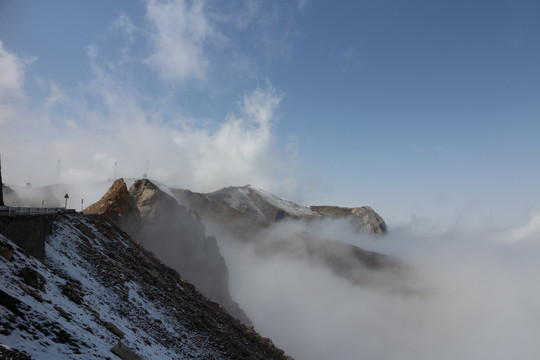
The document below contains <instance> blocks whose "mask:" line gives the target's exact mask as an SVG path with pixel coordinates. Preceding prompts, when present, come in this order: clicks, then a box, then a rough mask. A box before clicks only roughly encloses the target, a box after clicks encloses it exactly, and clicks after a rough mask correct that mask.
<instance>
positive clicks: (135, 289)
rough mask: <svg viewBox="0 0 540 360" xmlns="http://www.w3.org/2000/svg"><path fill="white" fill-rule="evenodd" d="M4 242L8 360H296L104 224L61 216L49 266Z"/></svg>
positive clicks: (0, 267) (1, 348)
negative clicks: (71, 292)
mask: <svg viewBox="0 0 540 360" xmlns="http://www.w3.org/2000/svg"><path fill="white" fill-rule="evenodd" d="M0 243H2V244H5V246H8V247H10V248H12V249H13V254H12V258H11V260H10V261H8V260H7V259H4V258H3V257H0V273H1V274H2V276H0V344H3V345H0V358H7V359H30V358H34V359H42V358H43V359H78V358H84V359H114V358H117V357H116V356H118V358H121V359H178V358H180V359H268V358H271V359H288V357H287V356H286V355H284V353H283V351H281V350H280V349H277V348H276V347H275V346H274V345H273V344H272V342H271V341H269V340H268V339H265V338H262V337H261V336H260V335H258V334H257V333H256V332H254V331H253V330H252V329H251V328H249V327H248V326H246V325H245V324H243V323H241V322H240V321H238V320H237V319H235V318H233V317H232V316H231V315H229V314H228V313H227V312H226V311H224V310H223V308H222V307H221V306H219V305H218V304H216V303H214V302H212V301H209V300H208V299H207V298H206V297H204V296H203V295H201V294H200V293H199V292H198V291H197V290H196V288H195V287H194V286H193V285H191V284H190V283H188V282H186V281H185V280H183V279H182V278H181V277H180V275H179V274H178V273H177V272H176V271H174V270H173V269H171V268H169V267H167V266H165V265H163V264H162V263H161V262H160V261H159V260H158V259H157V258H155V257H154V256H153V254H152V253H150V252H149V251H147V250H145V249H144V248H143V247H141V246H140V245H138V244H137V243H136V242H135V241H134V240H133V239H131V238H130V237H129V236H128V235H127V234H126V233H125V232H123V231H121V230H120V229H118V227H117V226H114V225H113V224H112V223H110V222H108V221H107V220H105V219H103V218H102V217H99V216H94V215H80V214H72V215H60V216H58V217H56V218H55V220H54V224H53V232H52V233H51V235H50V236H49V237H48V238H47V240H46V256H45V259H44V261H43V262H40V261H38V260H37V259H35V258H33V257H31V256H27V255H26V254H25V252H24V251H22V250H21V249H20V248H19V247H18V246H17V245H16V244H15V243H13V242H11V241H10V240H9V239H8V238H6V237H4V236H2V235H0ZM66 284H70V287H71V288H72V289H76V291H77V292H78V294H79V297H80V301H72V300H71V299H69V298H68V295H66V291H65V288H66ZM24 289H26V290H24ZM120 341H121V342H120ZM15 349H16V350H15ZM17 350H18V351H17Z"/></svg>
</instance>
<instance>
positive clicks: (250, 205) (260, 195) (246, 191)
mask: <svg viewBox="0 0 540 360" xmlns="http://www.w3.org/2000/svg"><path fill="white" fill-rule="evenodd" d="M209 196H210V197H218V198H221V199H222V200H223V201H224V202H225V203H226V204H227V205H228V206H230V207H231V208H233V209H236V210H238V211H240V212H250V213H254V214H256V215H257V216H258V217H259V218H260V219H261V220H267V221H274V219H273V218H269V213H270V212H271V211H270V209H269V206H268V205H270V207H273V208H274V209H272V210H275V209H277V210H282V211H284V212H285V213H287V214H288V215H290V216H297V217H306V218H313V217H317V216H318V214H317V213H316V212H314V211H312V210H311V209H310V208H309V207H307V206H302V205H299V204H297V203H295V202H294V201H291V200H287V199H283V198H281V197H279V196H276V195H274V194H271V193H269V192H267V191H265V190H262V189H259V188H256V187H254V186H251V185H246V186H243V187H227V188H223V189H221V190H218V191H215V192H213V193H211V194H209Z"/></svg>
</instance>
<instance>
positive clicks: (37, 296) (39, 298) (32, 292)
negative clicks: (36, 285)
mask: <svg viewBox="0 0 540 360" xmlns="http://www.w3.org/2000/svg"><path fill="white" fill-rule="evenodd" d="M19 287H20V288H21V289H22V290H23V291H24V292H25V293H27V294H28V295H30V296H31V297H33V298H34V299H36V300H37V301H39V302H43V297H42V296H41V294H40V293H38V292H37V291H36V290H34V289H30V288H29V287H27V286H24V285H19Z"/></svg>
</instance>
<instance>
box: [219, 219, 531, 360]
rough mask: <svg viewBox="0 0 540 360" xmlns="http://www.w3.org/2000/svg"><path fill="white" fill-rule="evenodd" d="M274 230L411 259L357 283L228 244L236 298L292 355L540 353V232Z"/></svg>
mask: <svg viewBox="0 0 540 360" xmlns="http://www.w3.org/2000/svg"><path fill="white" fill-rule="evenodd" d="M272 232H273V235H274V237H275V238H282V237H284V236H285V237H288V238H293V237H294V236H295V233H296V234H297V235H298V234H301V233H305V232H308V233H310V234H311V235H312V236H320V237H325V238H329V239H339V241H345V242H347V243H350V242H352V243H355V244H357V245H359V246H360V247H362V248H364V249H368V250H373V251H379V252H382V253H385V254H389V255H392V256H394V257H396V258H397V259H399V260H400V261H402V262H404V263H405V264H406V266H405V267H404V269H403V270H402V271H401V272H400V274H399V275H397V276H392V275H389V276H381V277H380V278H379V280H378V282H375V283H367V284H364V285H361V286H353V285H351V283H350V282H349V281H347V280H345V279H343V278H341V277H338V276H335V275H334V274H332V272H331V271H328V269H325V268H324V267H321V266H316V265H314V264H313V263H310V262H308V261H301V260H298V259H296V258H291V257H289V256H277V255H276V256H270V257H266V258H263V257H260V256H257V255H256V254H255V248H254V247H250V246H247V245H246V244H243V243H242V244H239V243H237V242H235V241H234V240H231V239H229V240H225V241H222V242H221V243H220V247H221V249H222V250H223V253H224V256H225V258H226V261H227V266H228V267H229V271H230V276H231V280H230V283H231V290H232V295H233V297H234V298H235V300H236V301H238V302H239V304H240V306H241V307H242V308H243V309H244V310H245V311H246V313H247V314H248V316H249V317H250V319H251V320H252V321H253V323H254V326H255V328H256V330H257V331H259V332H260V333H261V334H262V335H263V336H269V337H271V338H272V340H273V341H274V342H275V343H276V344H277V345H278V346H280V347H282V348H283V349H285V350H286V351H287V352H288V353H289V354H290V355H291V356H293V357H294V358H296V359H363V358H365V359H426V360H427V359H456V358H457V359H471V360H472V359H501V360H502V359H510V358H513V357H516V356H517V357H519V358H520V359H531V360H532V359H536V358H537V357H538V355H539V354H540V346H539V345H538V341H537V335H536V334H538V333H539V332H540V315H539V314H540V303H539V302H538V301H537V300H538V299H539V298H540V285H539V284H538V281H537V279H536V277H537V274H539V273H540V262H539V261H538V260H539V258H538V254H540V238H539V237H538V236H537V235H536V236H528V237H527V238H523V239H522V240H521V241H519V242H513V243H508V242H507V241H502V239H501V236H500V234H499V233H498V232H497V231H494V230H489V229H484V230H482V231H477V232H462V231H460V230H458V229H453V230H451V231H444V232H437V231H433V229H430V230H421V231H419V229H418V225H417V224H415V225H413V226H403V227H402V228H399V229H393V230H392V231H391V232H390V233H389V234H388V235H387V236H385V237H382V238H371V237H369V236H367V235H358V234H354V233H353V232H352V231H346V228H345V223H343V222H333V221H328V222H325V223H322V224H320V225H315V226H306V225H302V224H296V225H291V224H284V225H279V226H275V227H274V228H273V230H272ZM520 234H522V232H520ZM220 236H221V238H222V240H223V233H220ZM403 289H406V291H403Z"/></svg>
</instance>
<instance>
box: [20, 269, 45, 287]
mask: <svg viewBox="0 0 540 360" xmlns="http://www.w3.org/2000/svg"><path fill="white" fill-rule="evenodd" d="M17 275H18V276H19V277H21V278H22V279H23V280H24V282H25V284H26V285H29V286H31V287H33V288H34V289H38V290H40V291H45V283H46V282H47V281H46V280H45V277H43V275H41V274H40V273H39V272H37V271H36V270H34V269H32V268H30V267H28V266H25V267H24V268H22V269H21V270H19V273H18V274H17Z"/></svg>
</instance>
